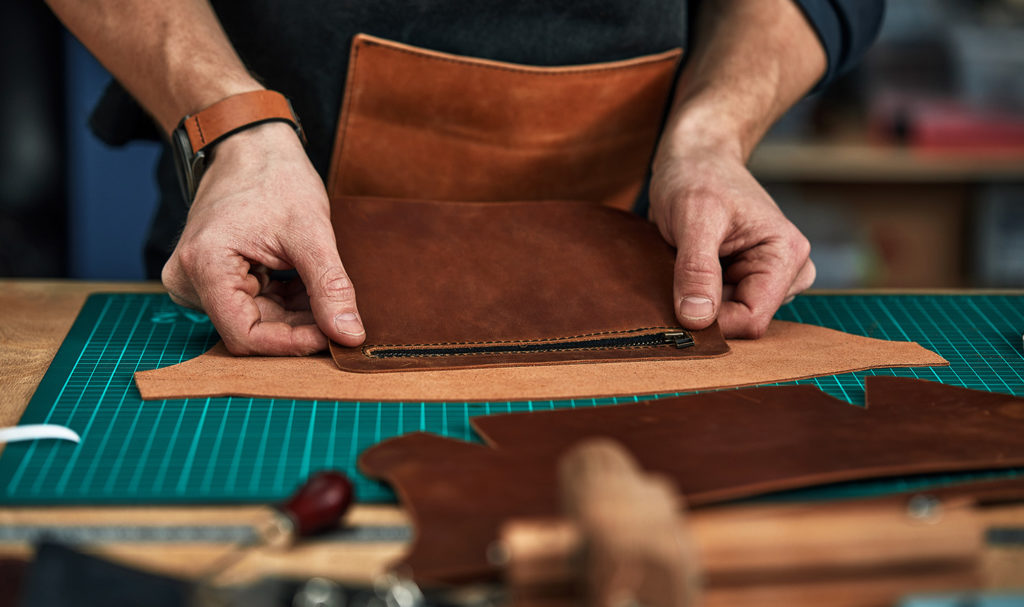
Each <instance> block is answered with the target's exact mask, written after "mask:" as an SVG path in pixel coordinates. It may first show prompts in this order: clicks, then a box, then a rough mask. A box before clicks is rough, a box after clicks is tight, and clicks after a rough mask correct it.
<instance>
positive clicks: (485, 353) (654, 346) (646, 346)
mask: <svg viewBox="0 0 1024 607" xmlns="http://www.w3.org/2000/svg"><path fill="white" fill-rule="evenodd" d="M643 348H658V349H659V350H661V349H662V346H660V345H652V344H643V345H640V346H594V347H592V348H551V349H550V350H545V351H544V352H459V353H456V354H409V355H405V356H398V355H393V356H374V355H373V354H367V353H366V351H365V348H364V351H363V354H364V355H365V356H366V357H367V358H376V359H392V358H440V357H445V358H451V357H455V356H503V355H505V354H547V353H549V352H584V351H587V350H640V349H643Z"/></svg>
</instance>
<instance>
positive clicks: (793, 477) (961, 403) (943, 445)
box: [359, 377, 1024, 582]
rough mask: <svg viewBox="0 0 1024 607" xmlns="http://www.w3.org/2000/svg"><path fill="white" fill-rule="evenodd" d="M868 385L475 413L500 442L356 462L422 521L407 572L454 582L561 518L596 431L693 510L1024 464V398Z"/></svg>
mask: <svg viewBox="0 0 1024 607" xmlns="http://www.w3.org/2000/svg"><path fill="white" fill-rule="evenodd" d="M866 390H867V406H866V407H865V408H860V407H855V406H852V405H848V404H846V403H843V402H841V401H839V400H836V399H834V398H832V397H830V396H828V395H826V394H825V393H823V392H821V391H819V390H817V389H816V388H813V387H810V386H784V387H761V388H750V389H745V390H735V391H722V392H711V393H704V394H697V395H692V396H684V397H676V398H667V399H662V400H657V401H647V402H640V403H635V404H632V403H630V404H624V405H611V406H603V407H595V408H592V409H563V410H555V411H538V412H531V413H511V414H503V415H494V416H488V417H477V418H474V419H473V420H472V424H473V427H474V428H475V429H476V430H477V431H478V432H479V433H480V434H481V436H483V437H484V439H485V440H486V441H487V442H488V444H489V445H490V446H484V445H478V444H473V443H467V442H463V441H458V440H453V439H448V438H443V437H440V436H435V435H430V434H424V433H413V434H407V435H404V436H400V437H397V438H393V439H389V440H386V441H383V442H381V443H379V444H377V445H375V446H373V447H370V448H369V449H367V450H366V451H364V452H363V453H362V455H361V456H360V459H359V467H360V470H362V471H363V472H364V473H365V474H367V475H368V476H370V477H373V478H378V479H381V480H385V481H387V482H388V483H390V484H391V485H392V487H394V489H395V490H396V492H397V493H398V495H399V497H400V499H401V502H402V504H403V505H404V507H405V508H407V509H408V510H409V511H410V513H411V515H412V517H413V519H414V521H415V525H416V539H415V541H414V543H413V545H412V548H411V551H410V553H409V554H408V555H407V556H406V557H404V558H403V559H402V561H400V563H398V565H397V567H398V568H399V569H401V570H404V571H405V572H406V573H407V574H411V575H412V576H413V578H414V579H416V580H419V581H423V582H456V581H470V580H476V579H485V578H488V577H491V576H493V575H494V574H495V573H496V570H495V569H494V567H493V566H492V565H490V564H488V562H487V559H486V553H487V548H488V545H489V544H490V543H491V542H492V541H493V540H494V539H495V538H496V537H497V530H498V528H499V526H500V525H501V523H502V522H503V521H505V520H507V519H510V518H526V517H543V516H556V515H557V514H558V512H559V510H558V507H557V506H558V504H557V494H558V491H557V485H556V474H555V469H556V462H557V461H558V459H559V456H560V455H561V454H562V453H563V452H565V451H567V450H568V449H570V448H571V447H572V446H574V445H575V444H577V443H578V442H579V441H580V440H582V439H584V438H587V437H592V436H605V437H610V438H612V439H614V440H616V441H619V442H620V443H622V444H623V445H625V446H626V447H627V448H628V449H629V450H630V451H631V453H632V454H633V455H634V456H635V457H636V459H637V461H638V462H639V464H640V465H641V467H643V468H644V469H646V470H648V471H651V472H657V473H662V474H664V475H666V476H667V477H669V478H670V479H671V480H672V481H673V482H674V483H675V484H676V486H677V487H678V488H679V489H680V490H681V493H682V494H683V496H684V498H685V501H686V502H687V505H688V506H691V507H700V506H707V505H710V504H714V503H718V502H722V501H725V500H731V499H736V498H742V497H750V496H754V495H759V494H763V493H767V492H772V491H780V490H786V489H796V488H801V487H808V486H812V485H818V484H824V483H832V482H841V481H851V480H858V479H867V478H875V477H884V476H903V475H910V474H919V473H934V472H946V471H950V472H952V471H966V470H979V469H994V468H1008V467H1016V466H1022V465H1024V441H1021V440H1020V437H1021V436H1024V398H1019V397H1014V396H1009V395H1006V394H997V393H990V392H980V391H975V390H968V389H965V388H956V387H950V386H944V385H942V384H937V383H933V382H927V381H923V380H916V379H908V378H898V377H868V378H867V380H866ZM1020 480H1021V479H1017V481H1003V482H997V483H996V484H995V485H994V486H993V487H992V488H991V491H990V493H992V497H993V498H994V499H997V500H998V499H1006V498H1007V496H1009V497H1011V498H1015V499H1021V498H1022V497H1024V486H1022V484H1021V482H1020ZM980 486H982V487H985V486H987V485H986V484H980ZM970 487H971V485H966V486H965V487H964V488H963V489H957V488H951V489H940V490H938V491H937V493H940V494H941V493H945V492H955V491H959V490H962V491H964V492H965V493H968V494H969V493H970ZM929 493H935V492H932V491H929Z"/></svg>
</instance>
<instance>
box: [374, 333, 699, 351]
mask: <svg viewBox="0 0 1024 607" xmlns="http://www.w3.org/2000/svg"><path fill="white" fill-rule="evenodd" d="M645 331H685V332H687V333H690V335H691V336H692V332H691V331H687V330H686V329H683V328H682V327H670V326H658V327H642V328H640V329H629V330H626V331H600V332H597V333H582V334H580V335H571V336H568V337H557V338H547V339H506V340H496V341H444V342H434V343H423V344H373V345H369V346H363V347H362V348H361V350H362V353H363V355H364V356H366V357H368V358H394V357H391V356H377V355H375V354H374V352H375V351H376V350H385V349H389V348H407V349H414V348H429V347H435V346H455V347H458V346H470V347H472V346H497V345H504V344H536V343H550V344H552V345H553V346H557V345H558V343H559V342H564V341H570V340H573V339H582V338H587V337H602V336H607V335H623V336H626V335H633V334H636V333H643V332H645ZM650 347H656V346H652V345H650V344H644V345H637V346H593V347H585V346H584V347H577V348H557V347H554V348H552V349H551V350H548V351H549V352H575V351H583V350H622V349H628V348H650ZM494 354H538V352H466V353H453V354H416V355H409V357H410V358H420V357H423V358H425V357H431V356H476V355H482V356H487V355H494Z"/></svg>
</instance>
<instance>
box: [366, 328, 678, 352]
mask: <svg viewBox="0 0 1024 607" xmlns="http://www.w3.org/2000/svg"><path fill="white" fill-rule="evenodd" d="M693 345H694V341H693V335H691V334H690V332H689V331H686V330H684V329H682V328H668V327H656V328H646V329H634V330H631V331H615V332H609V333H593V334H589V335H577V336H574V337H565V338H555V339H542V340H529V341H492V342H461V343H438V344H413V345H381V346H365V347H363V354H365V355H366V356H367V357H369V358H417V357H428V356H471V355H477V354H534V353H543V352H570V351H574V350H621V349H628V348H651V347H658V346H673V347H675V348H677V349H683V348H689V347H692V346H693Z"/></svg>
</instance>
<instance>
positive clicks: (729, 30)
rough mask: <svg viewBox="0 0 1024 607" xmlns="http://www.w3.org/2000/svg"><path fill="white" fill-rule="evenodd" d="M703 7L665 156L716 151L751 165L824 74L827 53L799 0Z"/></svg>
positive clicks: (730, 1)
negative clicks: (686, 150) (766, 138)
mask: <svg viewBox="0 0 1024 607" xmlns="http://www.w3.org/2000/svg"><path fill="white" fill-rule="evenodd" d="M702 8H703V10H702V11H701V14H700V15H698V23H697V27H696V28H695V30H696V35H695V38H696V40H694V41H693V44H692V45H691V51H690V56H689V59H688V61H687V64H686V66H685V68H684V69H683V72H682V74H681V76H680V78H679V82H678V84H677V88H676V94H675V98H674V100H673V103H672V110H671V113H670V115H669V120H668V123H667V124H666V128H665V136H664V137H663V141H662V150H661V154H666V153H668V154H670V153H671V152H672V151H673V148H675V147H676V146H678V145H688V146H689V145H698V146H714V147H716V148H718V149H719V150H720V151H723V152H726V153H730V154H734V155H737V156H739V158H740V159H741V160H742V161H743V162H745V161H746V159H747V157H748V156H749V155H750V153H751V151H753V149H754V147H755V146H756V145H757V142H758V141H759V140H760V139H761V137H762V136H763V135H764V133H765V131H767V130H768V128H769V127H770V126H771V125H772V123H774V122H775V121H776V120H777V119H778V118H779V117H780V116H782V114H783V113H784V112H785V111H786V110H787V109H788V108H789V107H790V106H792V105H793V104H794V103H796V101H798V100H799V99H800V98H801V97H802V96H803V95H805V94H806V93H807V91H809V90H810V89H811V88H812V87H813V86H814V84H815V83H816V82H817V81H818V79H819V78H820V77H821V75H822V74H823V73H824V71H825V61H826V60H825V53H824V50H823V48H822V46H821V43H820V42H819V40H818V38H817V36H816V34H815V33H814V30H813V29H812V28H811V26H810V24H809V23H808V22H807V20H806V19H805V18H804V16H803V14H802V13H801V11H800V9H799V8H798V7H797V6H796V5H795V4H794V3H793V2H792V1H791V0H713V1H711V2H705V3H703V6H702Z"/></svg>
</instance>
